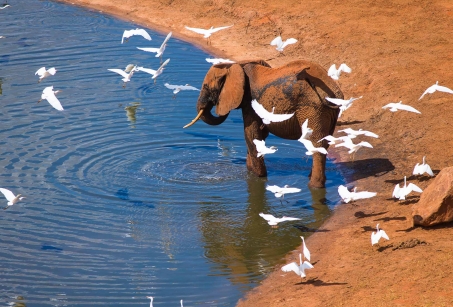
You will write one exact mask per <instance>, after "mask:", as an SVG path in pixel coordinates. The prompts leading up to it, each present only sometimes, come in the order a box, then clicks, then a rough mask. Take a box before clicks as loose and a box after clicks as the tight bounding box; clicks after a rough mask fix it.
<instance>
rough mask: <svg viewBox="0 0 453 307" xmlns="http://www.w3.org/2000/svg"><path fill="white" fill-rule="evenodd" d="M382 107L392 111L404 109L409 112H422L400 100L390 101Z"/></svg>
mask: <svg viewBox="0 0 453 307" xmlns="http://www.w3.org/2000/svg"><path fill="white" fill-rule="evenodd" d="M382 108H383V109H387V108H390V109H389V110H390V111H392V112H396V111H398V110H404V111H409V112H414V113H418V114H422V112H420V111H418V110H416V109H415V108H413V107H411V106H408V105H407V104H402V101H400V102H391V103H389V104H386V105H385V106H383V107H382Z"/></svg>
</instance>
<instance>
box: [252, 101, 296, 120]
mask: <svg viewBox="0 0 453 307" xmlns="http://www.w3.org/2000/svg"><path fill="white" fill-rule="evenodd" d="M252 108H253V110H255V113H256V114H257V115H258V116H259V117H261V119H262V120H263V124H265V125H269V124H270V123H271V122H282V121H285V120H287V119H290V118H291V117H293V115H294V113H292V114H274V110H275V107H272V112H269V111H267V110H266V109H265V108H264V107H263V105H261V104H260V103H259V102H258V101H256V99H253V100H252Z"/></svg>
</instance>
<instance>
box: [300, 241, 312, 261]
mask: <svg viewBox="0 0 453 307" xmlns="http://www.w3.org/2000/svg"><path fill="white" fill-rule="evenodd" d="M300 238H301V239H302V253H303V254H304V258H305V259H307V260H308V261H310V251H309V250H308V248H307V246H306V245H305V240H304V237H302V236H300Z"/></svg>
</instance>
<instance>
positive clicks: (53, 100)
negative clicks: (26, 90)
mask: <svg viewBox="0 0 453 307" xmlns="http://www.w3.org/2000/svg"><path fill="white" fill-rule="evenodd" d="M43 94H44V95H45V98H46V99H47V102H49V103H50V105H51V106H52V107H54V108H55V109H57V110H58V111H63V106H62V105H61V103H60V101H59V100H58V98H57V96H55V93H54V91H53V86H49V87H46V88H45V89H44V91H43Z"/></svg>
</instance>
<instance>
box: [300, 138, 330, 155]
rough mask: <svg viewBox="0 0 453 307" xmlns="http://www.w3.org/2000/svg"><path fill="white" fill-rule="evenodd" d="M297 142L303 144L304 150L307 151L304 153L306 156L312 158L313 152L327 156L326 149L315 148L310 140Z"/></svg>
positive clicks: (302, 139) (301, 139)
mask: <svg viewBox="0 0 453 307" xmlns="http://www.w3.org/2000/svg"><path fill="white" fill-rule="evenodd" d="M298 141H299V142H301V143H302V144H304V146H305V148H306V149H307V151H306V152H305V154H306V155H307V156H312V155H313V154H314V153H315V152H319V153H322V154H324V155H327V149H325V148H324V147H315V146H314V145H313V143H312V142H311V141H310V140H306V139H304V138H300V139H298Z"/></svg>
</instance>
